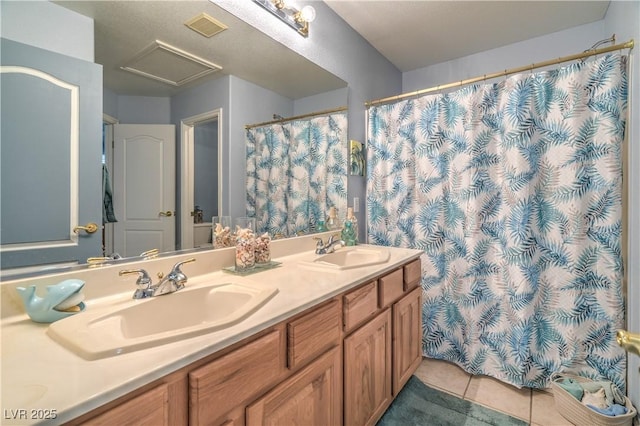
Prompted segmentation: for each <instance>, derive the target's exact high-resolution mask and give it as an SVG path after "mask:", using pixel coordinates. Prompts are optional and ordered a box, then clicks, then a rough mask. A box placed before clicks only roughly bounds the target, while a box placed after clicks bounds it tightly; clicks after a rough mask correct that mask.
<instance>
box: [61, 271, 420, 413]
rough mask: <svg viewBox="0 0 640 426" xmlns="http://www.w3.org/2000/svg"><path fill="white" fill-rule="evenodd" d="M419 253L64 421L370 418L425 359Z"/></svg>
mask: <svg viewBox="0 0 640 426" xmlns="http://www.w3.org/2000/svg"><path fill="white" fill-rule="evenodd" d="M420 274H421V272H420V260H416V261H413V262H410V263H408V264H406V265H403V266H402V267H401V268H398V269H396V270H394V271H392V272H389V273H386V274H384V275H382V276H380V277H378V278H376V279H374V280H372V281H368V282H366V283H364V284H362V285H360V286H358V287H356V288H354V289H351V290H349V291H347V292H345V293H343V294H341V295H338V296H336V297H334V298H333V299H330V300H328V301H326V302H324V303H322V304H320V305H319V306H315V307H313V308H310V309H308V310H306V311H304V312H301V313H300V314H297V315H295V316H293V317H291V318H289V319H287V320H285V321H283V322H281V323H279V324H277V325H275V326H272V327H271V328H269V329H267V330H263V331H261V332H260V333H258V334H256V335H254V336H252V337H249V338H247V339H245V340H243V341H241V342H238V343H236V344H234V345H232V346H230V347H228V348H225V349H223V350H221V351H220V352H218V353H216V354H212V355H211V356H209V357H206V358H204V359H201V360H199V361H197V362H195V363H193V364H191V365H189V366H187V367H184V368H182V369H181V370H178V371H176V372H174V373H171V374H169V375H167V376H166V377H164V378H162V379H160V380H157V381H155V382H153V383H150V384H148V385H146V386H144V387H142V388H140V389H138V390H136V391H134V392H131V393H129V394H127V395H125V396H123V397H121V398H118V399H117V400H115V401H112V402H111V403H109V404H106V405H104V406H103V407H100V408H98V409H96V410H94V411H92V412H90V413H87V414H85V415H83V416H81V417H79V418H77V419H74V420H73V421H72V422H70V424H95V425H99V424H104V425H112V424H118V425H140V424H149V425H154V426H156V425H172V426H179V425H225V426H231V425H258V424H278V425H279V424H305V425H307V424H308V425H323V426H325V425H342V424H343V423H344V425H348V426H352V425H353V426H360V425H373V424H375V423H376V422H377V421H378V420H379V419H380V417H381V416H382V414H383V413H384V411H385V410H386V409H387V408H388V407H389V405H390V404H391V402H392V401H393V398H394V397H395V396H396V395H397V394H398V392H399V391H400V390H401V389H402V387H403V386H404V384H405V383H406V381H407V380H408V379H409V377H410V376H411V374H413V372H414V371H415V369H416V368H417V367H418V365H419V364H420V362H421V360H422V356H421V354H422V347H421V345H422V343H421V342H422V323H421V318H422V315H421V309H422V304H421V295H422V289H421V288H420V287H419V282H420Z"/></svg>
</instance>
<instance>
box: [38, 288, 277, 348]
mask: <svg viewBox="0 0 640 426" xmlns="http://www.w3.org/2000/svg"><path fill="white" fill-rule="evenodd" d="M277 292H278V290H277V289H276V288H262V287H253V286H249V285H246V284H237V283H225V284H216V285H208V286H203V287H194V288H185V289H184V290H180V291H178V292H176V293H171V294H167V295H163V296H158V297H153V298H150V299H145V300H135V301H131V303H128V304H127V306H126V307H121V308H116V309H114V308H113V307H111V308H106V307H105V308H101V309H96V310H95V311H93V312H92V311H90V310H87V311H86V312H84V313H82V314H78V315H75V316H72V317H69V318H66V319H63V320H60V321H57V322H54V323H52V324H51V325H50V326H49V328H48V330H47V334H48V335H49V336H50V337H51V338H52V339H53V340H55V341H56V342H58V343H60V344H61V345H63V346H65V347H67V348H68V349H70V350H72V351H73V352H75V353H77V354H78V355H80V356H82V357H83V358H86V359H99V358H104V357H108V356H113V355H117V354H121V353H125V352H132V351H135V350H139V349H144V348H149V347H152V346H156V345H159V344H164V343H169V342H174V341H177V340H181V339H185V338H189V337H194V336H198V335H201V334H205V333H209V332H212V331H216V330H220V329H223V328H225V327H230V326H232V325H234V324H236V323H238V322H240V321H242V320H243V319H245V318H247V317H248V316H250V315H251V314H253V313H254V312H256V311H257V310H258V309H259V308H260V307H262V306H263V305H264V304H265V303H266V302H267V301H268V300H269V299H271V297H273V296H274V295H275V294H276V293H277Z"/></svg>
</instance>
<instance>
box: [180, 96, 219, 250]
mask: <svg viewBox="0 0 640 426" xmlns="http://www.w3.org/2000/svg"><path fill="white" fill-rule="evenodd" d="M221 115H222V110H221V109H217V110H214V111H210V112H206V113H203V114H199V115H197V116H194V117H189V118H187V119H184V120H182V132H181V134H182V141H181V147H182V148H181V150H182V151H181V158H182V173H181V179H180V180H181V198H180V199H181V208H180V212H181V220H180V243H181V244H180V248H182V249H189V248H203V247H212V246H213V245H212V243H211V230H212V222H211V220H212V217H213V216H218V215H221V214H223V213H222V211H223V209H222V197H221V194H220V192H219V188H220V186H221V182H222V175H221V173H222V172H221V167H220V161H221V157H222V154H221V146H222V143H221V140H222V126H221V123H222V120H221Z"/></svg>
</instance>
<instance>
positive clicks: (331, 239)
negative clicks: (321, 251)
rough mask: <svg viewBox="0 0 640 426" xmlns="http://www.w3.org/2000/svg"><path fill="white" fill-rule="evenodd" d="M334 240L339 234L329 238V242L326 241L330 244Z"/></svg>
mask: <svg viewBox="0 0 640 426" xmlns="http://www.w3.org/2000/svg"><path fill="white" fill-rule="evenodd" d="M334 238H340V234H333V235H331V236H330V237H329V240H328V241H327V244H331V243H332V242H333V239H334Z"/></svg>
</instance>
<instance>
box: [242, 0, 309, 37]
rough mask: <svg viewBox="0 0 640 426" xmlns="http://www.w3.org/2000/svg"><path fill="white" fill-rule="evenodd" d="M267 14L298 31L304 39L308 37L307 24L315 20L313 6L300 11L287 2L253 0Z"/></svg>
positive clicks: (286, 0)
mask: <svg viewBox="0 0 640 426" xmlns="http://www.w3.org/2000/svg"><path fill="white" fill-rule="evenodd" d="M253 1H254V2H256V3H258V4H259V5H260V6H262V7H263V8H265V9H267V10H268V11H269V12H271V13H272V14H274V15H275V16H277V17H278V18H280V20H281V21H283V22H284V23H285V24H287V25H289V26H290V27H291V28H293V29H294V30H296V31H298V32H299V33H300V34H302V35H303V36H304V37H308V36H309V23H310V22H313V20H314V19H315V18H316V10H315V9H314V8H313V6H309V5H307V6H305V7H303V8H302V9H301V10H298V9H296V8H295V7H294V6H292V5H291V4H290V1H289V0H253Z"/></svg>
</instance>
